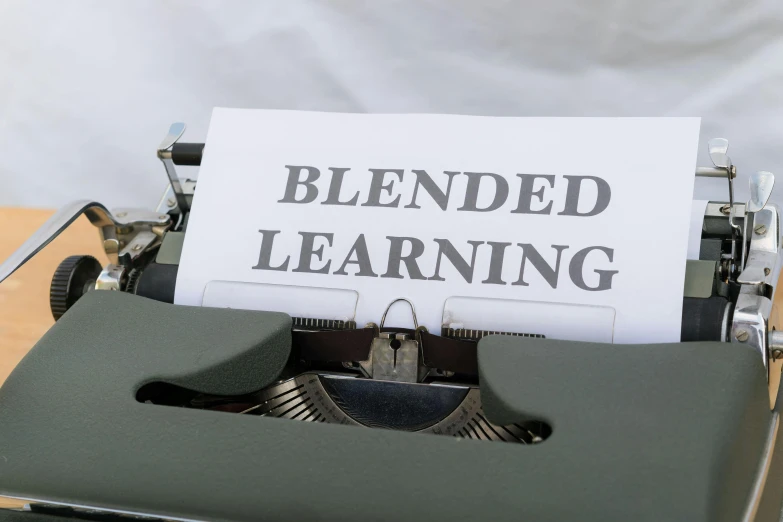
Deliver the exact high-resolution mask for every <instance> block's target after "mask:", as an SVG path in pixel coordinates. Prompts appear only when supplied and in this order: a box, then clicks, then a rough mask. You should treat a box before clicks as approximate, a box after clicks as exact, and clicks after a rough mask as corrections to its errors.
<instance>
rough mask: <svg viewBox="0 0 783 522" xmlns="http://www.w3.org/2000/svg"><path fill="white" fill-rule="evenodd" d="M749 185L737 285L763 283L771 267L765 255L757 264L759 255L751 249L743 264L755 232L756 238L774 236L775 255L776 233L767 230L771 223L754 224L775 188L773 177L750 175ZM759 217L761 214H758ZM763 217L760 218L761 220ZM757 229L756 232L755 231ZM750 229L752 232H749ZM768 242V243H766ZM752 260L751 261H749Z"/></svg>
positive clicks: (768, 174) (763, 172)
mask: <svg viewBox="0 0 783 522" xmlns="http://www.w3.org/2000/svg"><path fill="white" fill-rule="evenodd" d="M748 184H749V185H750V199H749V200H748V202H747V203H746V204H745V223H744V227H743V231H742V258H741V259H740V270H741V273H740V275H739V277H738V278H737V281H738V282H739V283H749V284H759V283H762V282H764V280H765V276H766V274H767V273H769V270H770V269H771V268H772V267H771V266H767V265H769V264H770V262H769V260H767V259H766V257H768V256H767V255H763V256H761V257H762V262H760V263H757V262H756V261H758V259H756V258H758V257H759V255H758V253H754V252H753V250H752V249H751V251H750V253H751V255H749V256H747V264H746V263H745V259H746V256H745V253H746V251H747V249H748V247H749V246H751V245H749V243H750V242H751V239H750V238H751V237H752V233H753V232H755V233H756V234H757V235H758V236H764V235H766V233H767V232H770V233H771V234H774V237H773V239H772V241H773V242H774V244H775V247H774V248H773V249H772V254H775V255H776V254H777V231H772V230H769V229H770V228H771V227H772V224H771V223H759V224H756V219H755V216H756V213H758V212H761V211H762V210H764V207H766V206H767V201H769V197H770V196H771V195H772V188H773V187H774V186H775V175H774V174H772V173H771V172H766V171H763V170H762V171H759V172H755V173H753V174H751V176H750V179H749V180H748ZM760 215H761V214H760ZM763 217H764V216H762V218H763ZM756 228H758V231H756V230H755V229H756ZM751 229H752V230H751ZM767 242H769V241H767ZM751 258H753V259H751ZM764 270H766V271H767V273H765V272H764Z"/></svg>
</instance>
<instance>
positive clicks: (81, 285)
mask: <svg viewBox="0 0 783 522" xmlns="http://www.w3.org/2000/svg"><path fill="white" fill-rule="evenodd" d="M101 269H102V268H101V264H100V263H99V262H98V260H97V259H95V258H94V257H92V256H70V257H67V258H65V259H64V260H63V262H62V263H60V266H58V267H57V270H55V272H54V276H53V277H52V284H51V287H50V288H49V306H50V307H51V309H52V316H53V317H54V320H55V321H56V320H58V319H59V318H60V317H62V315H63V314H64V313H65V312H66V311H67V310H68V309H69V308H70V307H71V306H73V304H74V303H75V302H76V301H77V300H78V299H79V298H80V297H81V296H83V295H84V294H86V293H87V292H88V291H89V290H90V289H91V288H93V287H94V286H95V280H96V279H97V278H98V275H100V273H101Z"/></svg>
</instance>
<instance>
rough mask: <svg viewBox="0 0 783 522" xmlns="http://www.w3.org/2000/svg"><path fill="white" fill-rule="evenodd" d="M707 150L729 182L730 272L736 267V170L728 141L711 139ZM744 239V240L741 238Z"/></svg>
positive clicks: (714, 163) (737, 226) (737, 229)
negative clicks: (730, 156) (730, 155)
mask: <svg viewBox="0 0 783 522" xmlns="http://www.w3.org/2000/svg"><path fill="white" fill-rule="evenodd" d="M707 149H708V151H709V154H710V160H711V161H712V164H713V165H715V167H716V168H717V169H721V170H723V171H724V173H725V174H724V175H725V176H726V177H727V178H728V180H729V209H730V211H729V225H731V264H732V270H733V267H734V266H736V260H737V248H736V245H737V233H738V232H739V225H737V224H736V223H735V222H734V177H735V176H736V169H735V168H734V165H733V164H732V163H731V158H729V156H728V154H727V152H728V150H729V140H727V139H725V138H713V139H711V140H710V141H709V142H707ZM743 239H744V238H743Z"/></svg>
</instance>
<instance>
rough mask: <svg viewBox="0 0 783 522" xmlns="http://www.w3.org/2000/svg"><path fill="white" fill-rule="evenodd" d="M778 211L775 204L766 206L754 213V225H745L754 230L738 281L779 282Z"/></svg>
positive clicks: (741, 282)
mask: <svg viewBox="0 0 783 522" xmlns="http://www.w3.org/2000/svg"><path fill="white" fill-rule="evenodd" d="M778 212H779V211H778V208H777V206H775V205H768V206H764V207H762V208H761V209H760V210H758V211H756V212H754V213H753V226H752V227H749V226H746V227H744V228H745V229H746V230H748V229H750V230H752V231H753V233H752V234H750V241H749V246H748V256H747V262H746V263H745V268H744V269H743V270H742V272H741V273H740V275H739V276H738V277H737V282H738V283H740V284H743V285H760V284H762V283H766V284H768V285H770V286H774V285H775V284H776V283H777V280H778V276H779V269H780V268H779V253H780V246H781V245H780V216H779V213H778ZM746 221H747V219H746ZM759 293H761V291H759Z"/></svg>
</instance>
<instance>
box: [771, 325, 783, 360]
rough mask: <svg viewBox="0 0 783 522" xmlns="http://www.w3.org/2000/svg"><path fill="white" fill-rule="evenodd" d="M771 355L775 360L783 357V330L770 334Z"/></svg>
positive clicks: (773, 331)
mask: <svg viewBox="0 0 783 522" xmlns="http://www.w3.org/2000/svg"><path fill="white" fill-rule="evenodd" d="M769 353H770V355H771V356H772V359H773V360H777V359H780V357H781V356H783V330H772V331H771V332H769Z"/></svg>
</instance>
